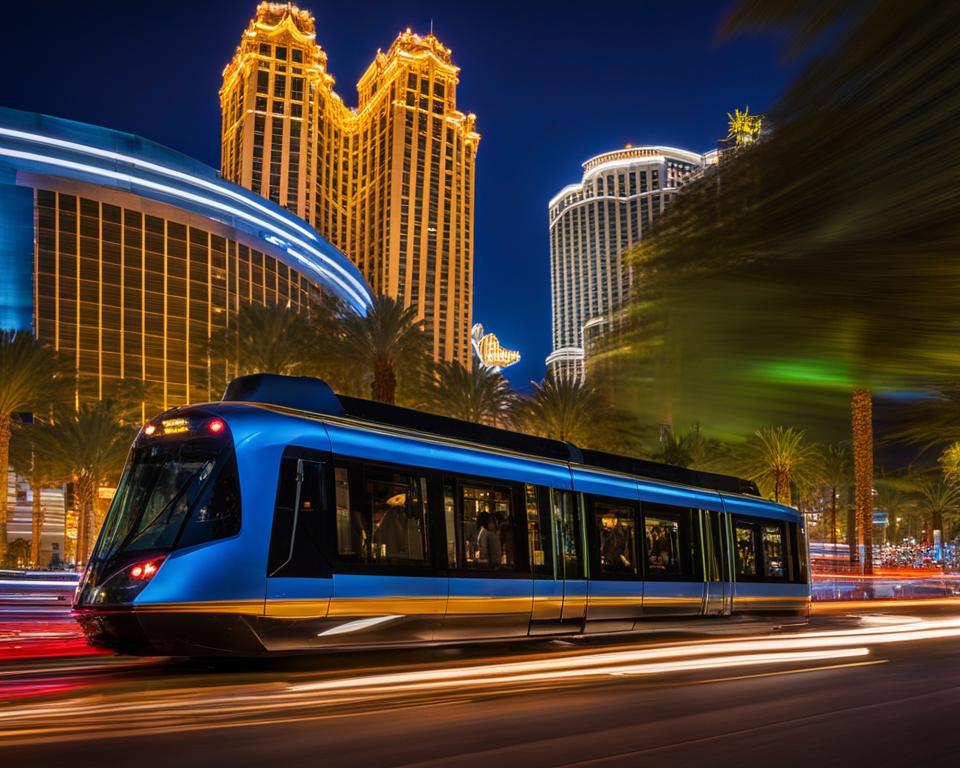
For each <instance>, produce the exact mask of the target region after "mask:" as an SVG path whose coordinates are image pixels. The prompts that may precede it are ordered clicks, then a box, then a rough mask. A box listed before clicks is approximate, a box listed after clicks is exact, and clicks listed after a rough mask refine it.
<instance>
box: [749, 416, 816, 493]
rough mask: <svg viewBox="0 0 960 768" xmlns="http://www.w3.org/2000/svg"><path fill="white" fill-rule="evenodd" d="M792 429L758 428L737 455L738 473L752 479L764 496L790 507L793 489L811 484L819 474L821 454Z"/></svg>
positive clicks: (802, 434) (798, 431)
mask: <svg viewBox="0 0 960 768" xmlns="http://www.w3.org/2000/svg"><path fill="white" fill-rule="evenodd" d="M805 440H806V433H805V432H804V431H803V430H797V429H794V428H793V427H764V428H763V429H758V430H757V431H756V432H754V433H753V435H752V436H751V437H750V439H749V440H747V442H746V444H745V445H744V446H743V447H742V448H741V449H740V450H739V451H738V452H737V453H738V456H737V458H736V459H735V461H736V462H737V464H738V466H739V472H740V473H741V474H742V475H744V476H745V477H746V478H748V479H750V480H753V481H754V482H755V483H756V484H757V486H758V487H759V488H760V490H761V492H762V493H763V494H764V495H765V496H770V497H772V498H773V500H774V501H777V502H780V503H781V504H790V503H791V500H792V487H793V486H804V485H807V484H812V483H813V482H815V481H816V478H817V477H818V476H819V474H820V453H819V449H818V448H817V446H816V445H813V444H811V443H807V442H805Z"/></svg>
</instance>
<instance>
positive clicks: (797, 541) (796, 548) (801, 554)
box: [790, 523, 809, 584]
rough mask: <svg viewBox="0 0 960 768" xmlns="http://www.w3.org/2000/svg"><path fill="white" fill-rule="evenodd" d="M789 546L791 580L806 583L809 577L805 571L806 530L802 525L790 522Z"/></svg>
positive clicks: (806, 567)
mask: <svg viewBox="0 0 960 768" xmlns="http://www.w3.org/2000/svg"><path fill="white" fill-rule="evenodd" d="M790 546H791V549H793V552H794V556H793V562H794V563H795V566H794V569H793V580H794V581H795V582H797V583H799V584H806V583H807V580H808V578H809V575H808V573H807V569H808V566H807V542H806V531H805V530H804V528H803V526H802V525H798V524H797V523H790Z"/></svg>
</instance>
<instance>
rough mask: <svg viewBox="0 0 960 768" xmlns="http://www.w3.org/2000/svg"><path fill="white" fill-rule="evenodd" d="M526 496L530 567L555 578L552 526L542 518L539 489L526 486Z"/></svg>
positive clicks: (534, 570)
mask: <svg viewBox="0 0 960 768" xmlns="http://www.w3.org/2000/svg"><path fill="white" fill-rule="evenodd" d="M524 495H525V497H526V505H527V542H528V543H529V546H530V566H531V567H532V569H533V572H534V573H540V574H545V575H549V576H553V557H552V556H551V555H552V552H551V550H550V526H549V524H547V523H546V522H545V521H544V519H543V517H541V514H540V500H539V492H538V491H537V487H536V486H535V485H527V486H525V487H524Z"/></svg>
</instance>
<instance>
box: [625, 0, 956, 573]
mask: <svg viewBox="0 0 960 768" xmlns="http://www.w3.org/2000/svg"><path fill="white" fill-rule="evenodd" d="M958 24H960V5H958V4H957V3H936V2H932V1H927V2H912V3H896V2H884V3H860V2H854V1H853V0H849V1H845V0H839V1H837V2H829V3H811V2H806V1H805V0H778V1H777V2H768V1H767V0H740V2H739V3H737V6H736V8H735V9H734V11H733V13H732V14H731V15H730V17H729V19H728V22H727V25H726V29H727V31H728V32H732V33H740V32H749V33H755V32H757V31H760V32H767V33H772V34H775V35H777V37H778V38H780V39H782V40H788V41H790V43H791V44H792V45H793V46H794V47H795V50H798V51H801V52H802V53H803V54H805V56H804V59H805V60H804V65H803V68H802V70H801V71H800V74H799V75H798V77H797V79H796V81H795V82H794V83H793V85H792V86H791V87H790V88H788V89H787V90H786V91H785V93H784V96H783V97H782V99H781V100H780V102H779V103H778V104H776V105H775V106H774V108H773V109H772V110H771V113H770V114H771V120H770V121H769V122H772V123H773V125H774V129H773V130H772V131H771V132H770V133H769V135H768V136H765V137H762V138H761V139H760V140H758V141H754V142H752V143H750V144H748V145H747V146H746V147H745V148H741V149H738V150H734V151H733V152H731V153H728V154H727V155H726V156H725V158H724V162H722V163H719V164H718V166H717V167H716V168H715V169H712V170H711V171H710V172H709V173H706V174H704V175H703V176H702V178H701V180H699V181H697V182H695V183H692V184H689V185H687V186H686V187H685V188H684V191H683V194H681V195H679V196H678V198H677V201H676V205H673V206H672V207H671V209H670V211H668V213H667V214H666V215H665V216H664V217H663V218H662V219H661V221H660V224H659V225H658V227H657V229H656V231H655V232H654V233H653V235H652V237H651V238H645V239H644V241H643V243H642V244H641V246H640V254H639V255H638V257H637V261H636V263H635V264H634V269H636V270H638V271H640V272H641V273H642V274H643V280H639V281H636V284H635V285H636V288H635V291H636V293H637V295H636V296H635V297H634V300H633V301H632V302H631V307H632V309H631V312H632V313H634V314H636V315H638V316H639V317H640V319H639V320H636V321H635V322H634V323H633V328H632V329H631V331H630V333H628V334H627V336H628V338H629V340H630V341H631V344H629V345H626V347H627V348H629V349H630V350H631V354H633V355H634V356H639V355H637V352H636V350H639V349H644V350H646V353H645V355H644V359H643V360H642V361H640V363H642V364H637V365H635V366H634V373H633V376H634V379H635V380H639V377H640V376H641V375H645V374H646V372H647V371H649V369H650V367H651V366H650V361H651V359H652V360H653V361H654V362H655V363H656V368H657V373H658V374H659V375H655V376H649V377H648V380H649V381H651V382H653V383H654V386H656V387H659V388H662V390H663V392H661V393H659V394H660V398H659V399H663V398H665V397H669V398H670V403H671V404H673V405H674V406H675V408H676V412H677V413H679V414H683V409H684V408H685V407H686V408H687V409H689V408H692V407H696V409H697V410H696V413H697V414H698V415H701V416H703V417H704V418H706V419H709V420H710V423H711V425H712V426H713V427H714V428H715V429H716V430H717V431H718V432H721V433H723V432H726V431H730V432H731V433H736V432H742V431H743V428H744V425H745V424H749V423H777V422H779V421H781V420H782V419H784V418H785V417H787V416H788V417H789V419H790V420H791V422H793V423H796V422H797V421H799V420H801V419H802V420H803V422H804V423H806V424H807V425H808V426H811V427H812V426H813V425H814V424H815V423H818V424H819V425H823V426H827V425H829V424H830V423H831V422H833V423H836V422H837V421H838V420H839V418H840V415H841V413H843V412H844V411H845V412H846V413H847V414H848V416H847V418H849V419H850V421H849V422H848V423H850V426H851V430H850V431H851V437H852V441H851V453H852V455H853V463H854V477H855V482H854V487H855V492H854V500H855V508H856V511H857V517H858V520H859V522H860V526H861V530H862V534H861V536H862V540H863V543H864V544H865V558H866V559H865V563H864V565H865V568H866V570H868V571H869V569H870V557H871V550H872V548H871V546H870V544H871V541H870V540H871V536H872V526H871V525H870V517H871V515H872V480H873V449H874V445H873V434H872V402H873V393H874V392H891V391H902V390H911V389H915V388H916V387H917V386H919V385H922V384H928V383H932V384H935V385H940V384H942V383H947V382H950V381H956V380H957V379H960V356H958V355H956V354H955V346H956V317H957V316H958V314H960V294H958V293H957V292H956V291H955V290H953V286H954V285H955V284H956V276H957V275H958V274H960V270H958V269H957V266H956V264H954V263H952V262H950V260H949V259H946V260H945V258H946V257H945V254H949V253H953V252H955V250H956V242H957V235H956V232H957V229H956V222H957V221H958V220H960V204H958V200H957V197H956V196H954V195H936V194H931V193H930V190H933V189H944V188H947V187H950V186H951V184H952V180H953V179H952V176H951V174H950V171H949V169H947V168H946V167H945V166H944V165H943V164H942V162H940V160H939V158H941V157H944V156H946V155H948V154H949V153H950V152H951V151H953V150H954V149H955V148H956V146H957V143H958V142H960V68H956V67H951V68H945V67H944V62H946V61H952V60H954V59H956V58H957V56H958V55H960V37H958V36H957V35H956V34H955V32H954V31H955V30H956V28H957V25H958ZM931 126H936V128H935V129H932V128H931ZM903 168H911V169H912V170H911V173H910V174H908V175H907V177H904V178H902V179H901V183H898V184H897V185H896V190H895V192H891V190H890V186H889V179H891V178H898V177H901V176H902V173H901V171H902V169H903ZM774 169H775V172H774ZM905 264H910V265H911V267H910V269H909V270H905V269H904V265H905ZM640 402H644V401H643V400H641V401H640ZM838 434H839V433H838Z"/></svg>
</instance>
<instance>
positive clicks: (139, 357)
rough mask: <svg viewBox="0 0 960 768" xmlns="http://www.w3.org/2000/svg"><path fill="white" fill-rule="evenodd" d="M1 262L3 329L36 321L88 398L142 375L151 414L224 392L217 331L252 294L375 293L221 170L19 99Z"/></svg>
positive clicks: (7, 119) (308, 302)
mask: <svg viewBox="0 0 960 768" xmlns="http://www.w3.org/2000/svg"><path fill="white" fill-rule="evenodd" d="M0 271H2V272H0V274H2V275H3V278H2V280H0V327H2V328H5V329H9V328H20V329H32V330H33V331H34V333H35V334H36V336H37V337H38V338H39V339H41V340H42V341H45V342H47V343H49V344H50V345H52V346H53V347H54V348H55V349H57V350H59V351H60V352H61V353H62V354H64V355H66V356H68V357H69V358H70V359H72V360H74V361H75V364H76V368H77V372H78V374H79V379H80V384H81V386H80V388H79V390H78V396H79V397H80V398H81V399H83V398H85V397H93V398H95V397H99V396H101V395H102V394H103V392H104V391H105V390H109V387H110V385H111V383H112V382H115V381H117V380H120V379H128V380H129V379H136V380H140V381H142V382H144V383H145V384H146V385H147V396H148V398H149V400H148V402H147V403H145V405H144V410H145V411H147V412H156V411H159V410H161V409H165V408H168V407H172V406H174V405H180V404H184V403H187V402H204V401H208V400H211V399H217V398H219V395H220V393H219V392H218V391H216V390H215V389H214V388H213V387H214V386H215V384H214V383H215V382H219V381H221V380H222V379H223V378H225V377H227V376H229V375H230V371H229V370H225V371H213V370H211V366H212V365H213V363H212V362H211V360H210V358H209V355H208V347H209V345H208V340H209V338H210V337H211V335H212V334H214V333H216V332H217V331H218V330H220V329H222V328H224V327H226V326H228V325H229V324H230V323H231V322H232V319H233V317H234V316H235V314H236V312H237V310H238V309H239V307H240V305H241V304H244V303H257V304H273V303H282V304H285V305H289V306H291V307H292V308H294V309H296V310H298V311H304V312H309V311H310V308H311V307H312V306H313V305H314V304H316V303H317V302H320V301H323V300H324V297H325V296H328V295H334V296H337V297H339V299H340V300H341V301H343V302H344V303H345V304H347V305H349V306H353V307H355V308H356V309H357V311H360V312H363V311H365V309H366V307H368V306H369V305H370V301H371V294H370V291H369V288H368V287H367V285H366V283H365V281H364V280H363V278H362V276H361V275H360V273H359V271H358V270H357V269H356V267H354V265H353V264H352V263H350V261H349V260H348V259H347V258H346V257H345V256H344V255H343V254H342V253H340V252H339V251H337V250H336V249H335V248H334V247H333V246H332V245H330V243H328V242H327V241H325V240H324V239H323V238H322V237H320V236H319V235H318V234H317V233H316V232H315V231H314V230H313V229H311V228H310V227H309V226H307V225H306V224H305V223H304V222H302V221H300V220H299V219H297V218H296V217H295V216H293V215H292V214H290V213H289V212H288V211H285V210H283V209H281V208H279V207H278V206H276V205H274V204H272V203H269V202H267V201H265V200H263V199H262V198H260V197H259V196H257V195H254V194H253V193H251V192H249V191H248V190H246V189H243V188H241V187H238V186H236V185H234V184H231V183H229V182H225V181H223V179H221V178H220V176H219V174H217V172H216V171H215V170H214V169H213V168H210V167H208V166H205V165H203V164H201V163H198V162H196V161H194V160H191V159H189V158H187V157H184V156H183V155H181V154H179V153H177V152H174V151H172V150H170V149H167V148H165V147H162V146H160V145H158V144H154V143H153V142H150V141H147V140H145V139H142V138H140V137H137V136H132V135H130V134H125V133H120V132H117V131H110V130H107V129H105V128H100V127H97V126H92V125H85V124H82V123H75V122H72V121H69V120H61V119H58V118H52V117H47V116H44V115H36V114H31V113H27V112H19V111H16V110H10V109H0ZM227 365H228V368H229V362H228V363H227ZM215 374H216V375H215ZM7 491H8V493H9V495H10V498H11V509H12V510H13V513H12V518H11V522H10V537H11V538H17V537H18V536H19V537H23V536H22V534H23V531H21V530H20V529H21V528H23V527H24V526H25V527H26V530H27V531H29V519H30V518H29V505H27V506H26V508H25V510H21V507H22V504H21V502H24V503H25V502H26V499H25V498H24V499H20V497H21V496H22V495H23V494H24V489H23V488H22V487H21V486H20V485H16V484H15V482H14V478H13V476H12V474H10V475H8V483H7ZM50 509H52V507H50V506H48V510H50ZM60 509H61V510H62V502H61V506H60ZM17 510H21V512H23V514H26V520H25V521H24V520H22V519H20V517H18V515H20V514H21V513H20V512H18V511H17ZM48 519H52V520H56V519H58V518H57V516H56V515H53V516H52V517H51V518H48ZM18 520H19V522H18ZM51 524H53V523H51ZM59 525H60V526H62V525H63V516H62V511H61V512H60V513H59ZM26 538H29V536H27V537H26Z"/></svg>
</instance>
